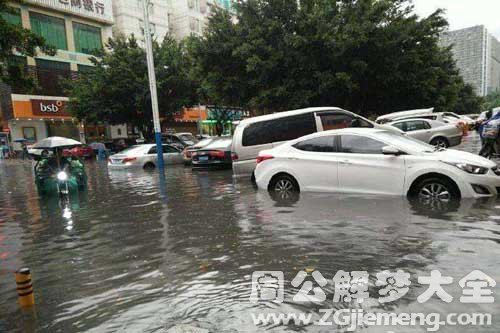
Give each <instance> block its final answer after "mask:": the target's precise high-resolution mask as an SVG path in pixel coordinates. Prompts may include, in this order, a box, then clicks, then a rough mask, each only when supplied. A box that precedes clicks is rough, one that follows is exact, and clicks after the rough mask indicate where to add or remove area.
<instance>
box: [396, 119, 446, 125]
mask: <svg viewBox="0 0 500 333" xmlns="http://www.w3.org/2000/svg"><path fill="white" fill-rule="evenodd" d="M415 120H421V121H430V122H433V123H434V122H438V123H441V121H437V120H434V119H427V118H400V119H396V120H393V121H391V122H389V123H387V125H392V124H394V123H400V122H402V121H415ZM443 124H444V123H443Z"/></svg>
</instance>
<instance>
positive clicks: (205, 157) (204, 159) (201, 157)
mask: <svg viewBox="0 0 500 333" xmlns="http://www.w3.org/2000/svg"><path fill="white" fill-rule="evenodd" d="M198 160H199V161H200V162H206V161H208V156H200V157H198Z"/></svg>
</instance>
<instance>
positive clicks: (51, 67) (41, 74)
mask: <svg viewBox="0 0 500 333" xmlns="http://www.w3.org/2000/svg"><path fill="white" fill-rule="evenodd" d="M36 72H37V77H38V85H39V88H40V94H42V95H48V96H64V88H63V85H64V81H65V80H68V79H71V70H70V65H69V63H68V62H61V61H50V60H44V59H36Z"/></svg>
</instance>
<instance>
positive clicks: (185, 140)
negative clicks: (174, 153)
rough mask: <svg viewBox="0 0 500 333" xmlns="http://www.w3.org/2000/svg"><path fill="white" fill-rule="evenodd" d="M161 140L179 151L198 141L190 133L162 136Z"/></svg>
mask: <svg viewBox="0 0 500 333" xmlns="http://www.w3.org/2000/svg"><path fill="white" fill-rule="evenodd" d="M162 139H163V142H164V143H167V144H170V145H173V146H177V147H179V148H180V149H181V150H182V149H184V148H186V147H188V146H192V145H194V144H196V143H197V142H198V139H197V138H196V137H195V136H194V135H193V134H191V133H189V132H185V133H174V134H163V135H162Z"/></svg>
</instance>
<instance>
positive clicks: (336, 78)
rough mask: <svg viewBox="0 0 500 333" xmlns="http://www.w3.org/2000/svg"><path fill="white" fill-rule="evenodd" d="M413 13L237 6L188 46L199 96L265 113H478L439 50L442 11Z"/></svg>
mask: <svg viewBox="0 0 500 333" xmlns="http://www.w3.org/2000/svg"><path fill="white" fill-rule="evenodd" d="M412 9H413V8H412V6H411V4H410V3H409V2H408V1H406V0H357V1H354V0H342V1H330V0H307V1H288V0H246V1H238V2H237V4H236V5H235V11H236V18H231V17H230V15H229V14H228V13H227V12H224V11H218V12H216V13H215V15H214V16H212V18H211V19H210V22H209V25H208V27H207V29H206V32H205V34H204V36H203V37H202V38H200V39H192V40H191V41H190V42H189V50H190V53H191V56H192V57H193V59H194V61H193V63H194V67H193V72H194V73H195V74H194V75H196V76H197V77H198V78H200V96H201V97H202V99H203V100H204V101H205V102H206V103H208V104H219V105H237V106H243V107H246V108H250V109H254V110H257V111H258V112H262V113H268V112H274V111H281V110H287V109H294V108H300V107H307V106H324V105H334V106H340V107H344V108H347V109H350V110H352V111H355V112H358V113H361V114H382V113H387V112H392V111H397V110H405V109H413V108H423V107H431V106H434V107H435V108H436V110H438V111H442V110H450V111H460V110H462V111H465V109H466V108H467V110H466V111H467V113H472V112H476V111H477V110H476V109H477V108H478V106H479V104H478V101H477V100H475V96H474V93H473V91H472V90H470V89H469V88H467V87H466V86H465V85H464V83H463V80H462V79H461V77H460V76H459V74H458V71H457V69H456V67H455V63H454V61H453V59H452V55H451V51H450V49H445V48H442V47H440V46H439V45H438V40H439V34H440V33H441V32H443V31H444V29H445V28H446V27H447V22H446V20H445V19H444V18H443V16H442V12H441V11H439V10H438V11H436V12H435V13H433V14H432V15H430V16H428V17H425V18H419V17H418V16H416V15H414V14H412ZM464 98H468V100H466V101H464V100H463V99H464ZM468 108H471V109H468Z"/></svg>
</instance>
